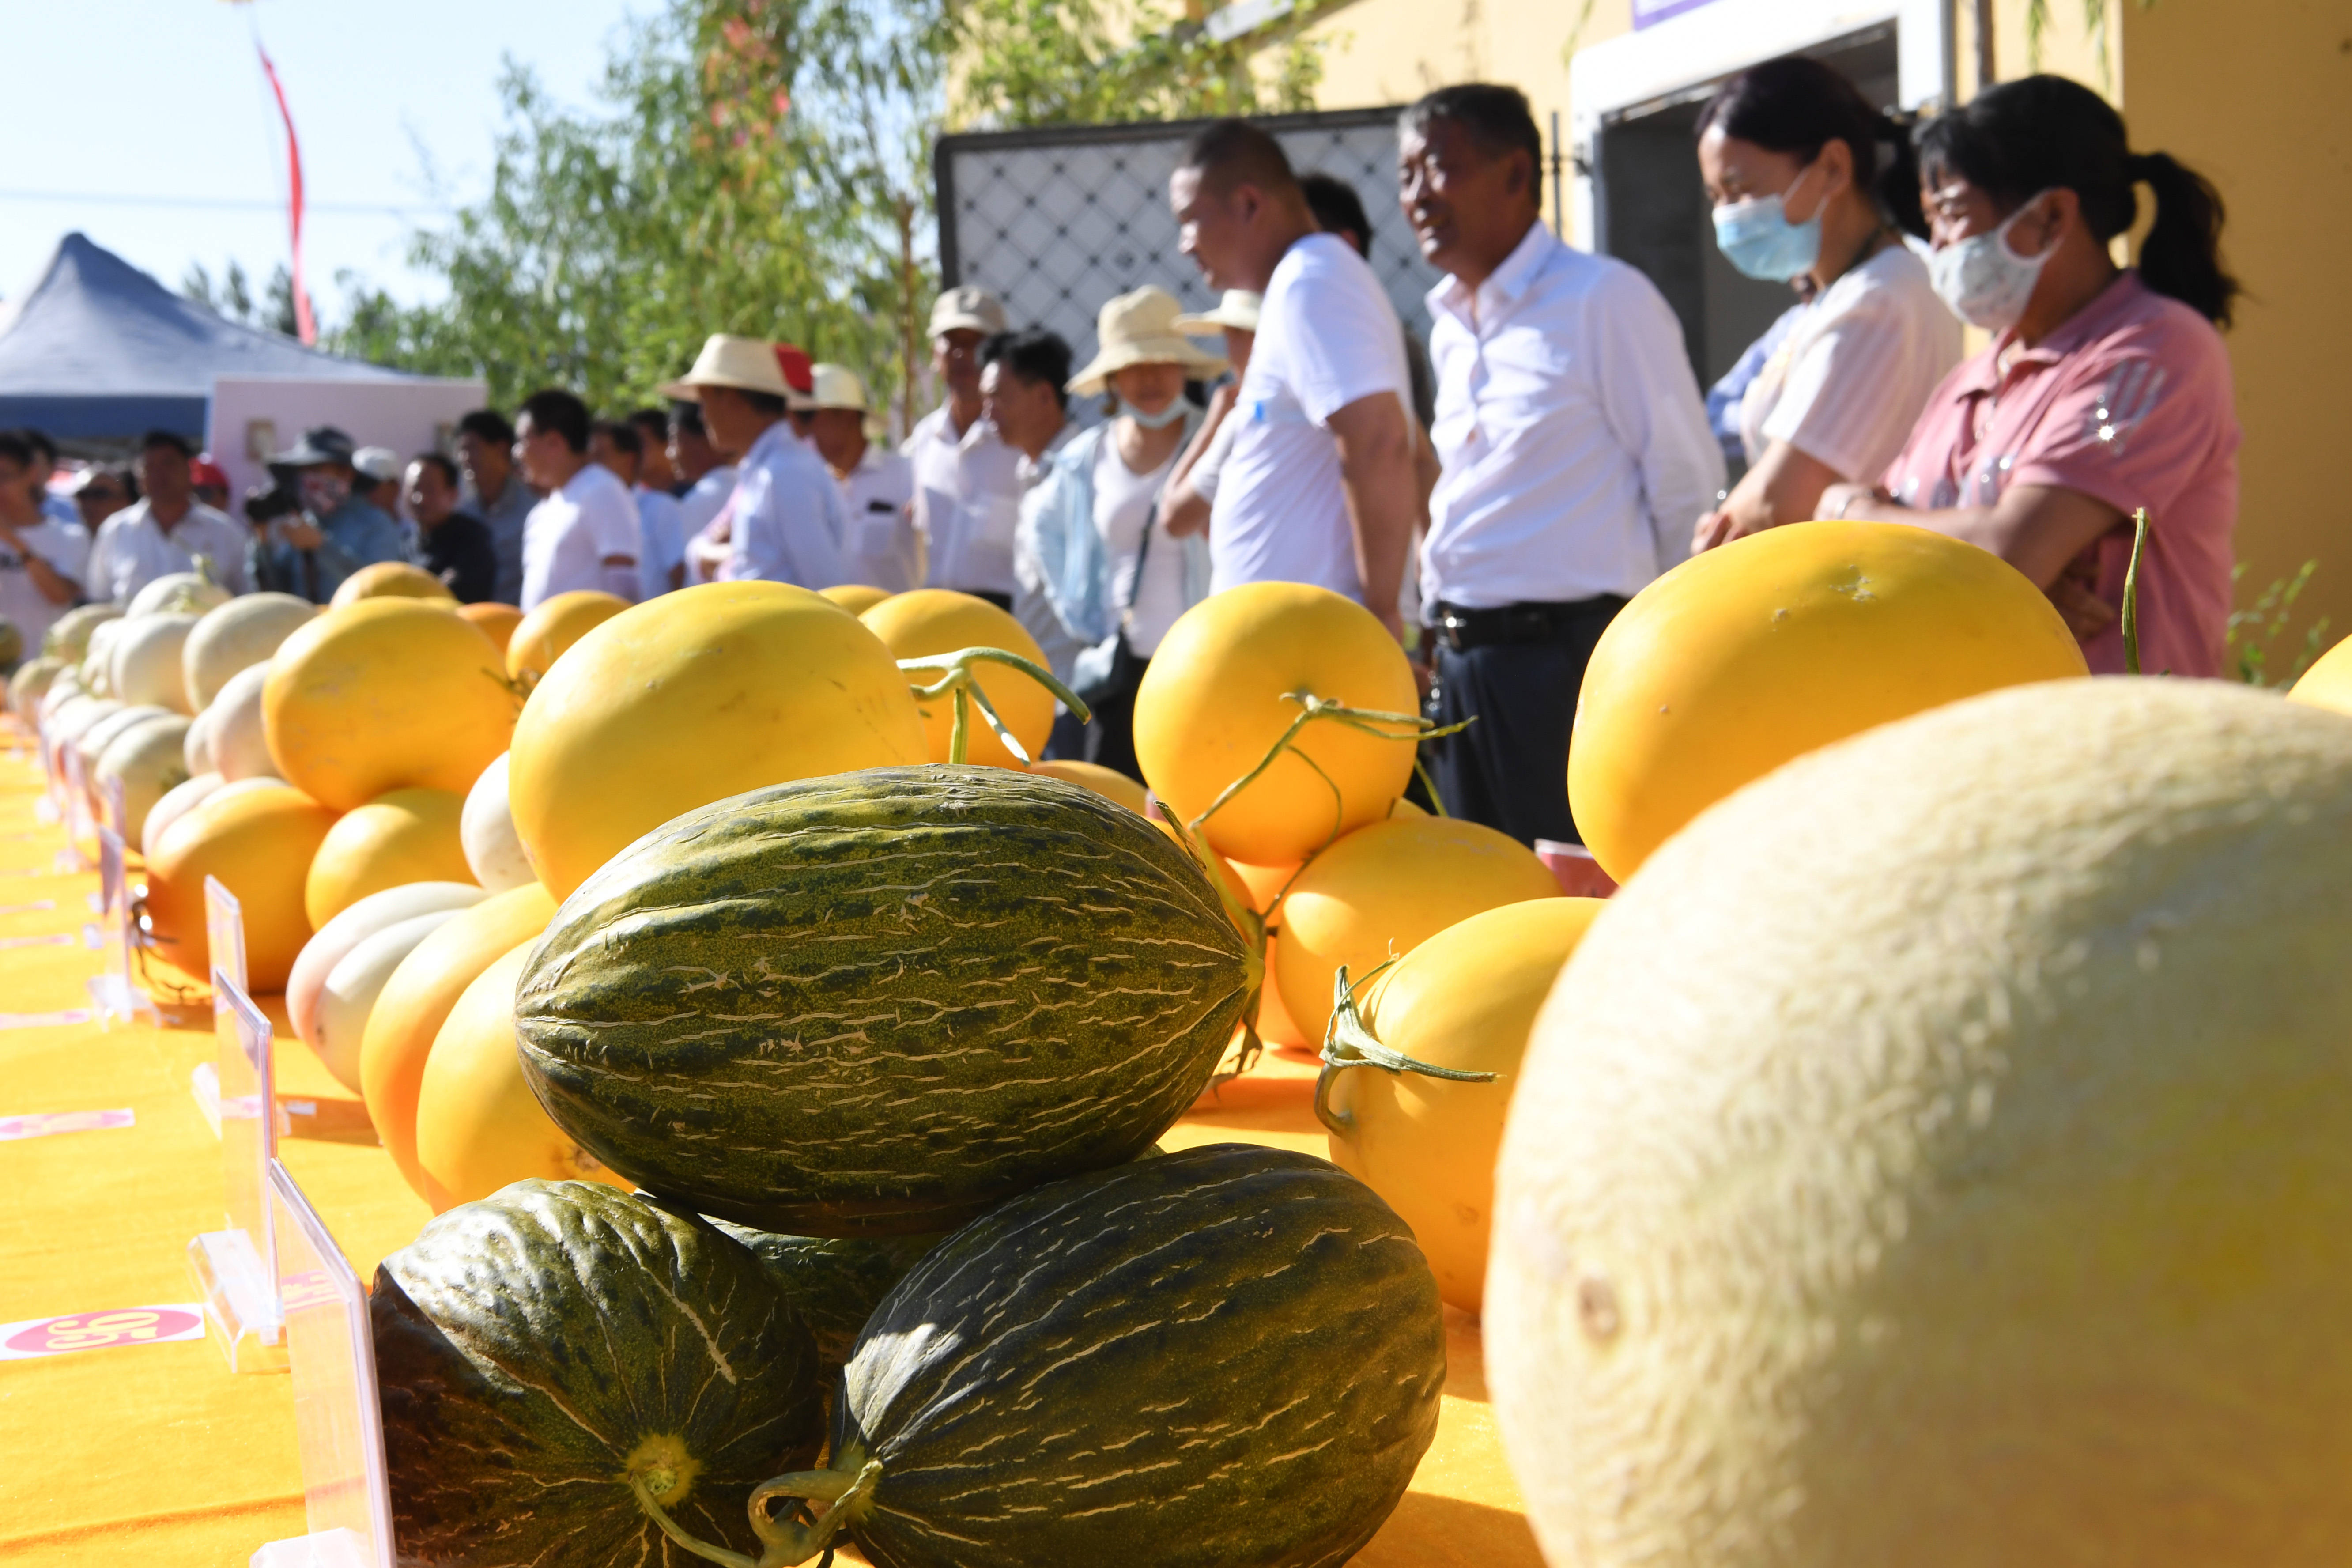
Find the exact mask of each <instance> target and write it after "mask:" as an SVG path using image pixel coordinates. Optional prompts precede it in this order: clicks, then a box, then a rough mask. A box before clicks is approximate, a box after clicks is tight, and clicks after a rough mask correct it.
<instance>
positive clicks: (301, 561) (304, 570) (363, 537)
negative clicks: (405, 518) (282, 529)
mask: <svg viewBox="0 0 2352 1568" xmlns="http://www.w3.org/2000/svg"><path fill="white" fill-rule="evenodd" d="M318 528H319V531H320V532H321V533H323V534H325V535H326V538H325V539H324V540H322V541H321V542H320V544H319V547H318V548H317V549H316V550H297V549H296V548H294V546H292V545H291V544H288V543H286V542H283V541H280V540H275V539H271V538H269V537H268V535H263V536H261V537H259V538H257V539H256V540H255V541H254V542H253V547H252V556H253V574H254V586H256V587H257V588H268V589H274V590H276V591H278V592H279V593H285V594H293V595H298V596H299V597H301V598H305V599H308V600H310V602H311V603H312V604H314V605H323V604H325V603H326V602H327V601H328V600H329V599H331V598H332V597H334V593H335V590H336V589H337V588H340V587H341V586H342V585H343V579H344V578H346V577H348V576H350V575H351V574H352V573H354V572H356V571H358V570H359V569H360V568H361V567H362V566H373V565H375V564H376V563H379V562H383V561H404V560H406V559H407V558H408V548H407V542H406V541H405V540H404V539H402V538H401V536H400V524H398V523H396V522H394V521H393V520H392V519H390V518H388V517H386V516H384V514H383V512H381V511H379V510H376V509H375V508H374V507H373V506H372V505H370V504H369V503H368V502H367V501H365V500H362V499H361V498H360V497H358V496H356V495H355V496H352V497H351V498H350V499H349V500H345V501H344V502H343V504H342V505H341V506H339V507H337V508H336V509H335V510H332V511H331V512H329V513H328V514H327V515H326V516H325V517H323V518H321V519H320V520H319V523H318Z"/></svg>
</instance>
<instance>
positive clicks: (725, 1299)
mask: <svg viewBox="0 0 2352 1568" xmlns="http://www.w3.org/2000/svg"><path fill="white" fill-rule="evenodd" d="M368 1316H369V1320H370V1322H371V1325H372V1327H373V1333H374V1339H375V1356H376V1375H377V1381H378V1384H379V1385H380V1387H381V1392H382V1403H383V1436H384V1456H385V1458H386V1461H387V1463H388V1467H389V1469H390V1472H391V1481H392V1507H393V1533H394V1537H395V1539H396V1540H397V1541H398V1542H399V1547H400V1560H401V1561H402V1562H403V1563H451V1564H457V1563H472V1564H484V1565H487V1564H521V1563H658V1564H661V1565H663V1568H688V1564H690V1563H695V1562H696V1561H697V1560H696V1559H695V1558H693V1557H692V1556H690V1555H688V1553H687V1552H684V1551H683V1550H681V1549H680V1548H678V1547H677V1546H675V1545H673V1544H671V1543H670V1542H667V1541H665V1540H664V1539H663V1538H662V1536H661V1534H660V1532H659V1531H657V1529H656V1526H655V1524H654V1522H653V1521H652V1519H651V1518H650V1517H649V1516H648V1515H647V1514H646V1511H645V1510H644V1508H643V1507H642V1505H641V1503H640V1501H639V1495H638V1488H639V1487H642V1488H643V1489H645V1491H646V1493H647V1494H649V1495H654V1496H657V1497H659V1498H660V1500H661V1501H660V1503H659V1505H657V1506H659V1507H661V1508H662V1510H664V1511H665V1512H666V1513H667V1514H668V1515H669V1516H670V1517H671V1518H672V1519H673V1520H675V1521H679V1522H680V1523H682V1524H686V1525H687V1527H688V1528H691V1529H692V1530H694V1531H696V1532H697V1533H698V1535H700V1536H701V1537H702V1538H703V1539H705V1540H708V1541H718V1542H730V1543H733V1544H735V1545H736V1546H739V1547H744V1548H748V1549H750V1550H751V1551H754V1552H756V1551H757V1550H758V1542H756V1541H754V1540H752V1539H751V1524H750V1518H749V1515H748V1513H747V1511H746V1510H747V1509H748V1508H749V1506H750V1503H751V1489H752V1488H753V1487H754V1486H755V1485H756V1484H758V1483H759V1482H760V1481H761V1479H764V1478H766V1477H768V1476H771V1475H773V1474H774V1473H775V1472H776V1471H777V1470H778V1469H779V1468H788V1467H790V1466H792V1465H794V1464H803V1463H806V1462H808V1460H810V1459H811V1458H814V1456H815V1454H816V1452H817V1443H818V1439H819V1437H820V1436H822V1434H823V1428H822V1426H821V1420H822V1417H821V1415H820V1409H821V1405H820V1400H819V1395H818V1389H817V1367H816V1352H815V1347H814V1344H812V1343H811V1342H810V1340H809V1338H808V1335H807V1332H806V1331H804V1330H803V1328H802V1327H801V1326H800V1325H799V1323H798V1322H797V1321H794V1319H793V1314H792V1311H791V1310H790V1309H789V1308H788V1307H787V1306H786V1305H785V1303H784V1301H783V1300H782V1298H781V1297H779V1296H778V1295H777V1294H776V1292H775V1291H774V1289H772V1287H770V1285H769V1284H768V1281H767V1279H766V1276H765V1275H764V1274H763V1273H762V1271H761V1268H760V1265H759V1262H758V1261H757V1260H756V1259H755V1258H752V1257H751V1254H750V1253H749V1252H747V1251H745V1250H744V1249H743V1248H742V1247H739V1246H737V1245H736V1244H735V1243H734V1242H732V1241H730V1240H729V1239H728V1238H727V1237H725V1236H723V1235H721V1234H720V1233H719V1231H717V1230H716V1229H714V1228H713V1227H712V1226H709V1225H708V1224H706V1223H705V1222H703V1221H702V1220H700V1219H698V1218H697V1217H696V1216H694V1215H686V1214H678V1213H672V1212H669V1211H667V1210H666V1209H663V1208H661V1207H658V1206H656V1205H655V1204H653V1203H651V1202H648V1201H646V1199H644V1198H642V1197H637V1196H633V1195H631V1194H626V1193H623V1192H619V1191H616V1190H615V1189H614V1188H612V1187H608V1186H604V1185H601V1184H597V1183H593V1182H544V1181H536V1180H534V1181H526V1182H517V1183H515V1184H513V1185H512V1186H509V1187H505V1188H502V1189H500V1190H499V1192H497V1193H495V1194H492V1195H491V1196H489V1197H488V1198H484V1199H482V1200H480V1201H479V1202H478V1203H470V1204H466V1205H461V1206H460V1207H457V1208H455V1209H452V1210H450V1211H449V1212H448V1213H447V1214H445V1215H441V1216H440V1217H439V1218H437V1219H435V1220H433V1221H432V1222H431V1223H429V1224H428V1225H426V1226H425V1229H424V1231H423V1232H422V1234H420V1235H419V1236H418V1237H417V1238H416V1239H415V1241H414V1242H412V1243H411V1244H409V1245H408V1246H407V1247H404V1248H402V1249H401V1250H400V1251H398V1252H395V1253H394V1254H393V1255H392V1256H391V1257H389V1258H385V1259H384V1260H383V1266H382V1267H381V1268H378V1269H377V1270H376V1276H375V1289H374V1290H373V1294H372V1295H371V1296H370V1298H369V1301H368ZM687 1521H691V1522H690V1523H688V1522H687Z"/></svg>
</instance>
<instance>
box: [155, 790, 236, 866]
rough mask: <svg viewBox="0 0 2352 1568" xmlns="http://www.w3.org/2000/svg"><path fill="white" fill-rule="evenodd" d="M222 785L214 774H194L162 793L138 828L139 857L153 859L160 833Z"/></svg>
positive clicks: (161, 835)
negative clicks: (161, 796)
mask: <svg viewBox="0 0 2352 1568" xmlns="http://www.w3.org/2000/svg"><path fill="white" fill-rule="evenodd" d="M222 782H223V781H222V779H221V776H220V774H218V773H197V774H195V775H194V776H193V777H190V778H185V779H182V780H181V781H180V782H179V783H178V784H173V786H172V787H171V788H170V789H168V790H165V791H164V792H163V799H161V800H159V801H157V802H156V803H155V805H154V806H153V807H152V809H151V810H149V812H148V813H147V820H146V821H145V822H143V823H142V824H141V825H140V827H139V855H140V858H142V859H145V860H152V859H153V858H155V846H156V845H158V844H160V843H162V842H163V833H164V830H165V829H167V828H169V827H170V826H172V824H173V823H175V822H177V821H179V820H180V818H181V817H182V816H185V815H186V814H187V813H189V812H190V811H193V810H194V809H195V807H196V806H197V805H199V804H201V803H202V802H203V801H204V799H205V797H206V796H207V795H211V794H212V793H213V792H214V791H215V790H216V789H218V788H220V787H221V784H222Z"/></svg>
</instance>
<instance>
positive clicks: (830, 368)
mask: <svg viewBox="0 0 2352 1568" xmlns="http://www.w3.org/2000/svg"><path fill="white" fill-rule="evenodd" d="M811 375H812V378H813V379H814V382H815V384H816V390H815V391H814V393H812V394H811V395H809V396H808V397H807V398H805V399H803V401H804V402H805V403H806V404H807V405H808V406H809V407H811V408H849V409H855V410H856V412H858V413H860V414H866V413H870V412H872V410H871V408H870V407H869V406H868V405H867V403H866V378H865V377H863V376H861V375H859V374H857V373H856V371H854V370H852V369H850V368H849V367H848V366H847V365H845V364H822V363H821V364H819V365H817V366H816V367H815V369H814V371H812V372H811Z"/></svg>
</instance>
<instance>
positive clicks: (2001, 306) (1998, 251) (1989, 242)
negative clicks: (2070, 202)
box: [1927, 195, 2058, 332]
mask: <svg viewBox="0 0 2352 1568" xmlns="http://www.w3.org/2000/svg"><path fill="white" fill-rule="evenodd" d="M2040 199H2041V196H2040V195H2036V196H2035V197H2034V201H2039V200H2040ZM2032 206H2033V203H2032V202H2028V203H2026V204H2025V205H2023V206H2021V207H2019V208H2018V209H2017V210H2016V211H2015V212H2013V213H2011V214H2010V215H2009V216H2008V217H2007V218H2005V219H2003V220H2002V221H2001V225H2000V227H1999V228H1996V229H1994V230H1992V231H1991V232H1990V233H1988V234H1978V235H1971V236H1969V237H1968V238H1966V239H1956V240H1954V241H1953V242H1952V243H1951V244H1949V245H1948V246H1945V247H1943V248H1942V249H1940V250H1937V251H1935V252H1933V253H1931V254H1930V255H1929V256H1928V258H1927V277H1928V279H1929V280H1930V281H1931V282H1932V283H1934V285H1935V288H1936V294H1937V298H1939V299H1941V300H1943V301H1944V303H1945V305H1946V306H1947V307H1948V309H1949V310H1951V312H1952V314H1954V315H1955V316H1958V318H1959V319H1960V320H1962V321H1966V322H1967V323H1968V324H1969V325H1970V326H1972V327H1982V328H1983V329H1984V330H1985V331H1989V332H2005V331H2008V330H2009V329H2010V328H2011V327H2013V326H2015V325H2017V319H2018V318H2019V317H2020V316H2022V315H2024V314H2025V305H2026V301H2027V300H2031V299H2032V298H2033V285H2034V284H2035V283H2036V282H2038V281H2040V280H2041V278H2042V268H2044V267H2046V266H2048V265H2049V264H2050V258H2051V257H2052V256H2053V255H2055V254H2056V253H2057V250H2058V247H2057V246H2056V245H2055V244H2052V245H2050V246H2048V247H2045V248H2044V249H2043V250H2042V254H2041V255H2039V256H2020V255H2018V254H2017V252H2015V251H2013V250H2011V248H2010V247H2009V231H2010V229H2011V226H2014V225H2015V224H2016V222H2017V220H2018V219H2019V218H2021V217H2023V216H2025V215H2026V214H2027V213H2028V212H2030V211H2031V210H2032Z"/></svg>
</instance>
